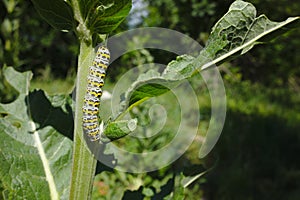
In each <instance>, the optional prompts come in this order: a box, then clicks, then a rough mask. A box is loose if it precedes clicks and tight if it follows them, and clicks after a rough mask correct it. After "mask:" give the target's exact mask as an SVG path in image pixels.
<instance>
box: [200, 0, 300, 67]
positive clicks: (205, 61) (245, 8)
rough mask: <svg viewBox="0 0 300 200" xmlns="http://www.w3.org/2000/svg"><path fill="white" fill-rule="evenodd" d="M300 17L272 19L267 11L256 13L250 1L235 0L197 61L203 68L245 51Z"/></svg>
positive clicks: (215, 27)
mask: <svg viewBox="0 0 300 200" xmlns="http://www.w3.org/2000/svg"><path fill="white" fill-rule="evenodd" d="M299 19H300V17H291V18H288V19H287V20H285V21H283V22H273V21H271V20H269V19H268V18H267V17H266V16H265V15H260V16H258V17H256V9H255V7H254V6H253V5H252V4H251V3H248V2H244V1H235V2H233V3H232V5H231V6H230V8H229V10H228V12H227V13H226V14H225V15H224V16H223V17H222V18H221V19H220V20H219V21H218V22H217V23H216V24H215V26H214V27H213V28H212V32H211V34H210V36H209V39H208V42H207V45H206V46H205V48H204V49H203V50H202V51H201V52H200V55H199V56H198V57H197V59H195V62H194V65H195V66H196V68H197V69H198V70H200V71H201V70H203V69H207V68H209V67H212V66H213V65H215V64H220V63H222V62H224V61H227V60H229V59H232V58H234V57H237V56H239V55H241V54H244V53H246V52H247V51H249V50H250V49H251V48H252V47H253V46H254V45H256V44H259V43H261V41H262V40H263V39H267V40H265V41H268V40H270V39H273V38H274V35H276V34H277V32H279V31H282V29H283V28H285V27H287V26H288V25H291V24H295V23H296V22H298V20H299ZM286 30H287V29H286ZM286 30H285V31H286Z"/></svg>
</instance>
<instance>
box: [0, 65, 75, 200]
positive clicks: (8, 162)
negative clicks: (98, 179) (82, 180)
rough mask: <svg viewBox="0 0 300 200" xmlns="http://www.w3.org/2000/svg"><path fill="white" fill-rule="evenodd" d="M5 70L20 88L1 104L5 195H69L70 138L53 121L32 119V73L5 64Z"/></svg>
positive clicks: (0, 174) (1, 177)
mask: <svg viewBox="0 0 300 200" xmlns="http://www.w3.org/2000/svg"><path fill="white" fill-rule="evenodd" d="M4 74H5V78H6V80H7V81H8V82H9V83H10V84H11V85H12V86H13V87H14V88H16V89H17V90H18V91H19V96H18V98H17V99H16V100H15V101H14V102H12V103H9V104H0V137H1V141H0V165H1V168H0V181H1V183H2V187H3V188H4V191H5V192H4V195H5V197H6V198H9V199H37V198H39V199H50V198H52V199H55V198H56V199H68V193H69V178H70V177H69V176H66V174H70V173H71V157H72V142H71V140H69V139H68V138H66V137H64V136H63V135H62V134H60V132H59V131H58V130H57V129H55V128H54V127H55V126H56V125H55V124H54V123H53V124H52V125H54V126H42V125H41V124H39V123H37V122H36V121H35V122H33V121H32V120H31V116H30V114H29V113H30V112H29V111H31V112H35V109H31V110H30V109H29V107H34V106H35V105H34V104H32V105H31V104H28V102H30V101H27V100H28V98H29V95H28V94H27V92H28V88H29V81H30V79H31V75H32V74H31V73H29V72H25V73H19V72H16V71H15V70H14V69H13V68H7V69H5V71H4ZM33 96H35V95H33ZM35 97H36V98H37V99H38V98H39V96H35ZM37 102H38V100H37ZM42 102H43V101H40V102H39V103H40V104H42ZM54 104H55V103H54ZM48 108H49V107H48ZM54 109H55V108H54ZM39 111H40V110H39ZM71 115H72V114H71ZM37 127H39V128H40V129H37ZM33 186H34V187H33Z"/></svg>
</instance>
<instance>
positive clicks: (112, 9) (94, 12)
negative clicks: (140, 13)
mask: <svg viewBox="0 0 300 200" xmlns="http://www.w3.org/2000/svg"><path fill="white" fill-rule="evenodd" d="M71 5H72V7H73V10H74V13H75V18H76V20H77V21H78V22H79V25H78V28H77V31H78V33H79V36H80V37H82V38H85V39H88V38H90V36H94V35H97V34H107V33H110V32H112V31H113V30H114V29H116V28H117V27H118V25H119V24H120V23H121V22H122V21H123V20H124V19H125V18H126V17H127V15H128V13H129V11H130V9H131V0H119V1H112V0H104V1H94V0H72V1H71Z"/></svg>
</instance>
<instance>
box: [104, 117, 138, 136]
mask: <svg viewBox="0 0 300 200" xmlns="http://www.w3.org/2000/svg"><path fill="white" fill-rule="evenodd" d="M136 125H137V119H131V120H121V121H115V122H112V123H109V124H108V125H107V127H106V128H105V130H104V135H105V136H106V137H108V138H109V139H110V140H116V139H119V138H121V137H124V136H126V135H128V134H129V133H131V132H132V131H134V130H135V129H136Z"/></svg>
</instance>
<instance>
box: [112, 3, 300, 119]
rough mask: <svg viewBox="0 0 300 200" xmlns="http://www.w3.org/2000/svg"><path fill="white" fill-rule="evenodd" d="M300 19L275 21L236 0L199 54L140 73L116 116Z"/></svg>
mask: <svg viewBox="0 0 300 200" xmlns="http://www.w3.org/2000/svg"><path fill="white" fill-rule="evenodd" d="M299 19H300V17H291V18H288V19H287V20H285V21H283V22H273V21H270V20H269V19H268V18H267V17H266V16H265V15H260V16H258V17H256V9H255V7H254V6H253V5H252V4H250V3H247V2H244V1H240V0H238V1H235V2H234V3H233V4H232V5H231V6H230V8H229V10H228V12H227V13H226V14H225V15H224V16H223V17H222V18H221V19H220V20H219V21H218V22H217V23H216V24H215V26H214V27H213V28H212V32H211V34H210V36H209V39H208V42H207V44H206V46H205V47H204V48H203V49H202V50H201V51H200V53H199V56H198V57H197V58H194V57H192V56H188V55H182V56H179V57H177V59H176V60H175V61H172V62H170V63H169V65H168V66H167V67H166V69H165V70H164V72H163V73H162V74H159V73H153V72H149V73H147V74H142V75H140V77H139V78H138V79H137V80H136V81H135V82H134V83H133V84H132V87H130V88H129V89H128V91H127V92H126V93H125V99H124V100H123V101H122V102H121V104H122V105H124V107H123V109H122V110H121V113H120V115H119V117H117V119H120V118H121V117H120V116H123V113H124V112H126V111H128V110H130V109H132V107H134V106H135V105H137V104H139V103H141V102H143V101H145V100H147V99H148V98H151V97H154V96H158V95H161V94H163V93H165V92H167V91H169V89H170V88H171V87H174V86H176V85H178V84H179V83H180V82H181V81H182V80H184V79H186V78H190V77H191V76H193V75H194V74H195V73H197V72H198V71H201V70H204V69H207V68H210V67H212V66H214V65H215V64H220V63H222V62H224V61H226V60H229V59H232V58H234V57H236V56H240V55H241V54H243V53H245V52H247V51H249V50H250V49H251V48H252V47H253V46H254V45H255V44H258V43H260V42H261V41H262V40H264V41H268V40H270V39H273V38H274V36H275V35H276V34H277V33H278V32H280V31H286V30H288V29H287V26H288V25H295V24H296V23H297V22H299ZM267 36H269V37H267ZM270 36H271V37H270ZM162 85H164V86H162ZM165 85H168V86H169V87H165ZM125 108H127V110H126V109H125Z"/></svg>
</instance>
